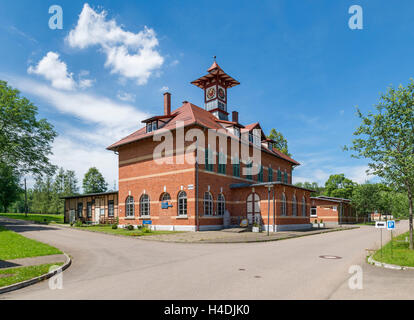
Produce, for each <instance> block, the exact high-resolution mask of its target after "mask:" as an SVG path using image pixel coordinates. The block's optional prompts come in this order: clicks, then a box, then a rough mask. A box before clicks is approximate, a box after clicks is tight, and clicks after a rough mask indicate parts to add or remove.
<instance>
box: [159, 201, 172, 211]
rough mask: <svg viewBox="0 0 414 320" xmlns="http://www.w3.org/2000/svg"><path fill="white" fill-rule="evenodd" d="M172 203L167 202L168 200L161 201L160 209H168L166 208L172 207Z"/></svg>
mask: <svg viewBox="0 0 414 320" xmlns="http://www.w3.org/2000/svg"><path fill="white" fill-rule="evenodd" d="M172 206H173V205H172V204H169V203H168V201H163V202H161V209H168V208H172Z"/></svg>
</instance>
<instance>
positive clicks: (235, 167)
mask: <svg viewBox="0 0 414 320" xmlns="http://www.w3.org/2000/svg"><path fill="white" fill-rule="evenodd" d="M233 176H235V177H240V162H239V159H234V160H233Z"/></svg>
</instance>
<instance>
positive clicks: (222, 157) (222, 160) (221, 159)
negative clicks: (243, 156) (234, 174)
mask: <svg viewBox="0 0 414 320" xmlns="http://www.w3.org/2000/svg"><path fill="white" fill-rule="evenodd" d="M218 173H222V174H226V156H225V155H224V153H221V152H220V153H219V163H218Z"/></svg>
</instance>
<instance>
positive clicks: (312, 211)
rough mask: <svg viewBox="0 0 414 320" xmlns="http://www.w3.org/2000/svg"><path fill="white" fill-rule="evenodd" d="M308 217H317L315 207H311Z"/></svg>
mask: <svg viewBox="0 0 414 320" xmlns="http://www.w3.org/2000/svg"><path fill="white" fill-rule="evenodd" d="M310 216H311V217H317V216H318V215H317V213H316V207H312V208H311V211H310Z"/></svg>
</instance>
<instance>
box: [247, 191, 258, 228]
mask: <svg viewBox="0 0 414 320" xmlns="http://www.w3.org/2000/svg"><path fill="white" fill-rule="evenodd" d="M246 205H247V221H248V222H249V224H253V223H254V222H255V221H257V216H258V215H260V197H259V195H258V194H257V193H251V194H249V196H248V197H247V200H246Z"/></svg>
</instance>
